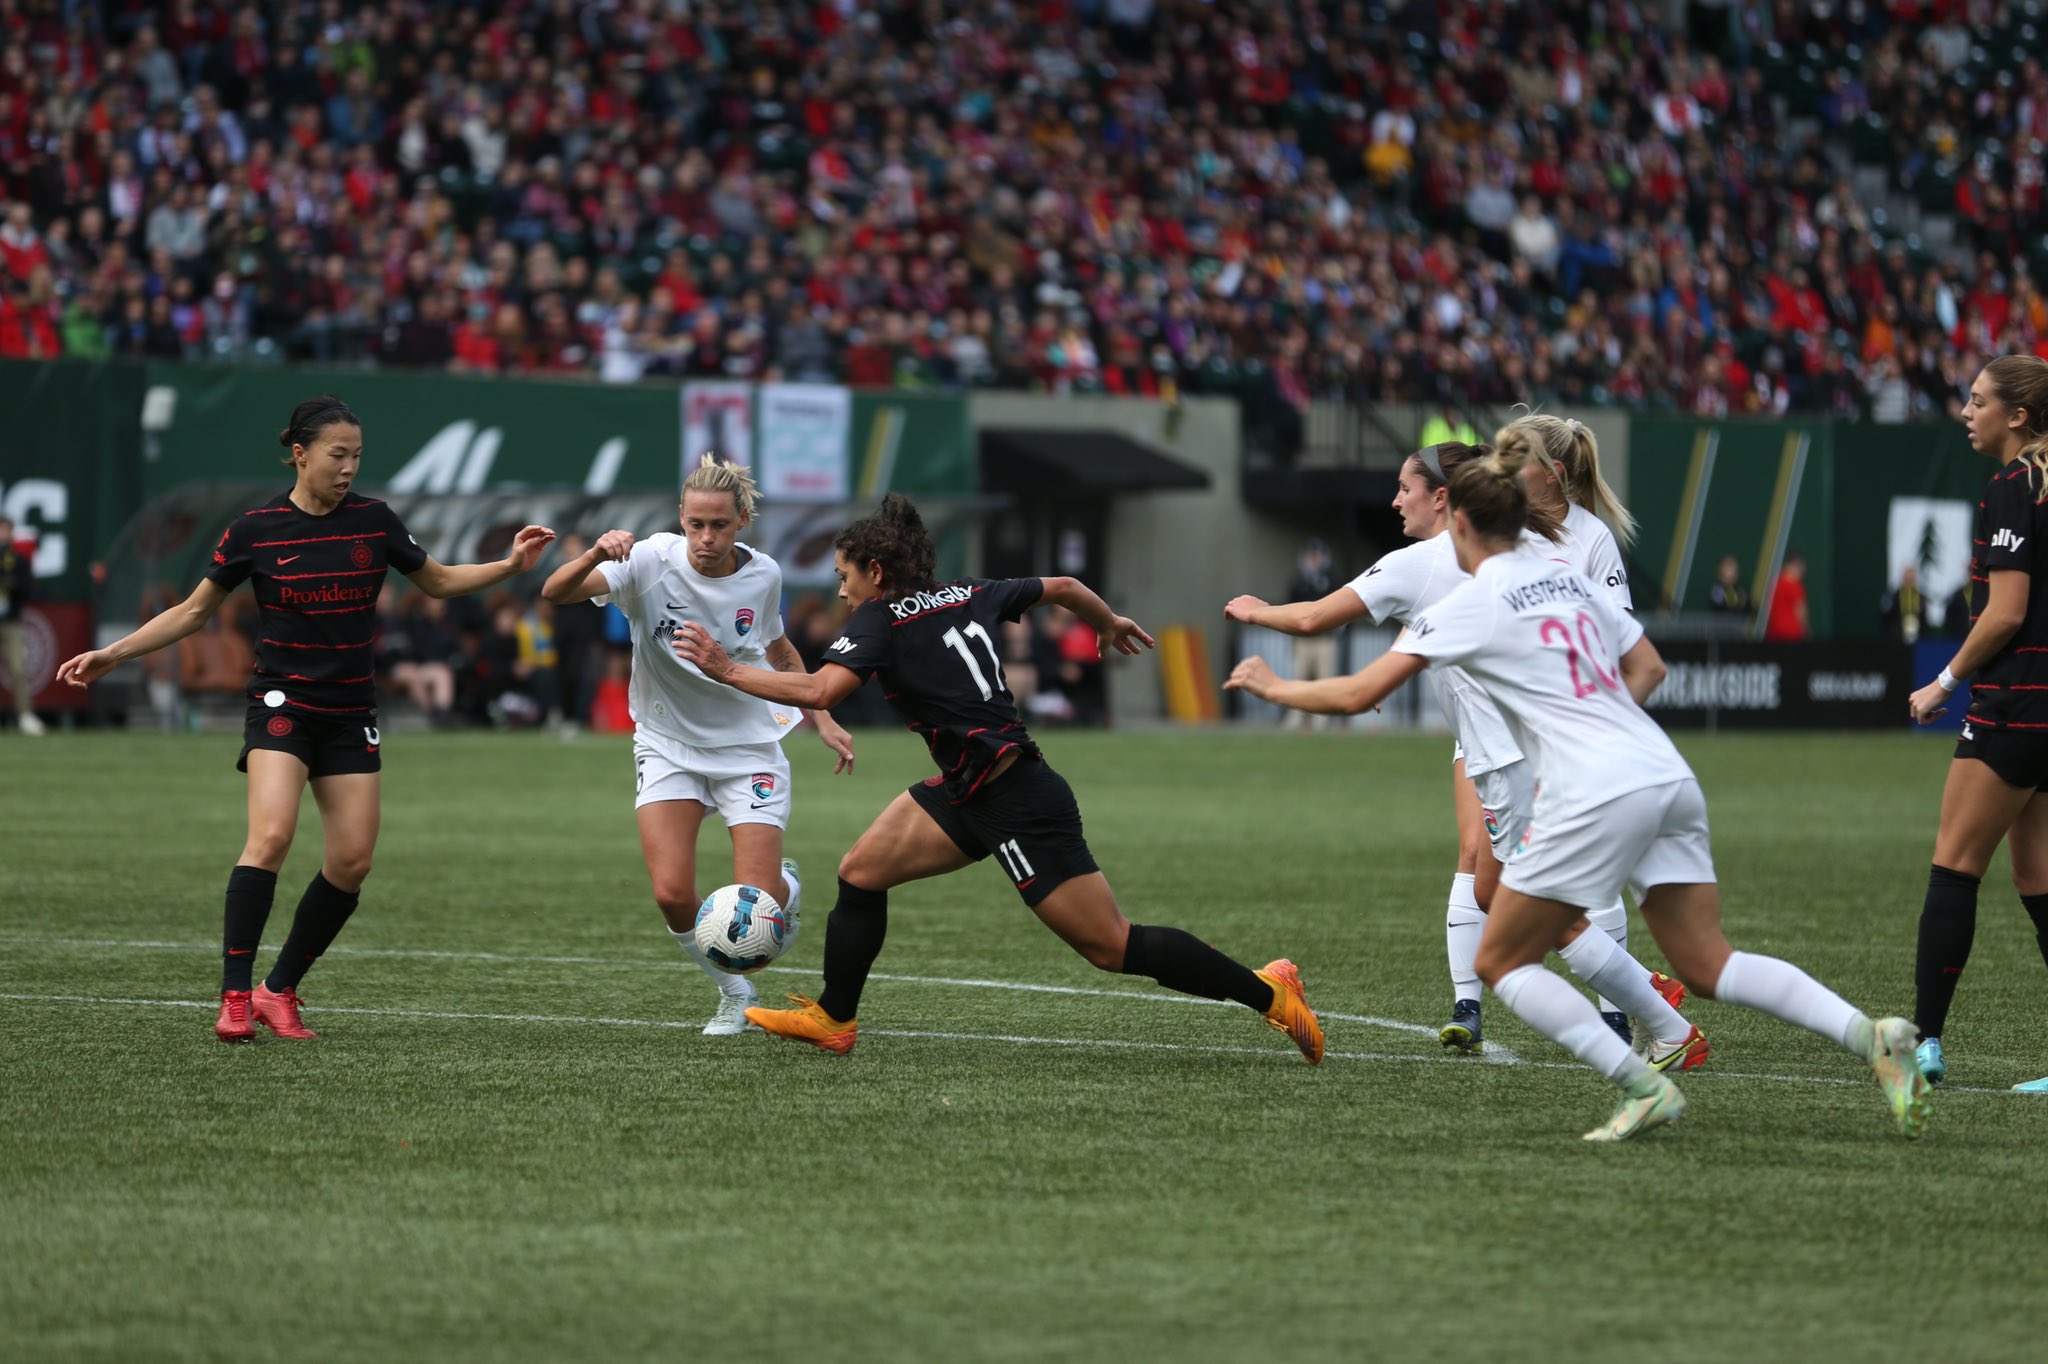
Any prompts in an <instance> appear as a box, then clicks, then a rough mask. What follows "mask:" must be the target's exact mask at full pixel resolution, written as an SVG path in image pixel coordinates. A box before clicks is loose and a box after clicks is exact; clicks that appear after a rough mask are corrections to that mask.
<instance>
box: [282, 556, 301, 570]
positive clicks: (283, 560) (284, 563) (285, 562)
mask: <svg viewBox="0 0 2048 1364" xmlns="http://www.w3.org/2000/svg"><path fill="white" fill-rule="evenodd" d="M304 557H305V556H304V555H302V554H294V555H292V556H291V558H290V559H279V560H278V561H277V566H278V567H279V568H283V567H284V566H285V565H286V564H288V563H290V562H292V560H293V559H302V558H304Z"/></svg>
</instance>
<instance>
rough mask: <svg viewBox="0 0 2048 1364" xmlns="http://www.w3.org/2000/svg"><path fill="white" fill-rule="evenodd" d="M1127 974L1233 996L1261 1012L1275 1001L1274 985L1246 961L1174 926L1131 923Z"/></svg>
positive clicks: (1193, 991) (1189, 991) (1211, 995)
mask: <svg viewBox="0 0 2048 1364" xmlns="http://www.w3.org/2000/svg"><path fill="white" fill-rule="evenodd" d="M1122 971H1123V974H1124V975H1127V976H1150V977H1151V978H1152V979H1154V980H1156V981H1158V982H1159V983H1160V984H1161V985H1164V986H1165V987H1166V988H1167V989H1169V990H1178V991H1180V992H1181V993H1182V994H1184V995H1199V996H1201V997H1202V998H1203V999H1234V1000H1236V1001H1237V1002H1238V1003H1239V1004H1242V1005H1244V1006H1245V1007H1246V1008H1248V1009H1256V1010H1258V1011H1259V1012H1260V1013H1264V1012H1265V1011H1266V1010H1267V1009H1269V1008H1271V1007H1272V1004H1273V987H1272V986H1270V985H1268V984H1266V982H1265V981H1263V980H1260V979H1259V977H1258V974H1257V973H1256V972H1254V971H1253V970H1252V969H1251V968H1250V967H1249V966H1245V965H1242V964H1240V963H1238V962H1235V961H1232V960H1231V959H1230V958H1229V957H1226V956H1224V955H1223V954H1222V953H1221V952H1218V951H1217V950H1216V949H1215V948H1213V947H1211V946H1209V944H1207V943H1205V942H1203V941H1202V940H1201V939H1200V938H1198V937H1196V936H1195V935H1194V934H1192V933H1185V932H1182V931H1181V930H1180V929H1178V928H1159V927H1156V926H1154V925H1150V924H1132V925H1131V937H1130V941H1129V942H1127V943H1126V944H1125V945H1124V964H1123V967H1122Z"/></svg>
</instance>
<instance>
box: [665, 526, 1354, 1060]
mask: <svg viewBox="0 0 2048 1364" xmlns="http://www.w3.org/2000/svg"><path fill="white" fill-rule="evenodd" d="M835 548H836V550H837V553H836V555H835V565H834V567H835V569H836V571H837V572H838V575H839V584H840V586H839V595H840V596H841V598H843V599H844V600H845V601H847V602H848V603H849V604H851V605H852V607H853V608H854V610H853V614H852V616H851V617H849V618H848V620H847V622H846V626H845V629H844V630H842V631H841V632H840V635H839V637H838V638H837V639H835V640H833V641H832V642H831V643H830V644H829V645H827V646H826V648H825V661H824V662H823V663H821V664H820V665H819V667H818V670H817V671H816V672H814V673H788V672H771V671H768V670H766V669H760V668H742V667H737V666H735V665H734V663H733V661H732V660H731V658H729V657H728V656H727V655H726V653H725V651H724V650H722V649H721V648H719V646H718V643H717V641H716V640H714V639H712V638H711V636H709V635H708V634H706V633H705V632H704V631H703V630H701V629H699V628H697V627H696V626H695V625H692V624H687V623H686V624H685V625H684V626H683V627H682V632H681V633H679V634H678V635H677V637H676V642H675V649H676V652H677V653H678V654H680V655H681V656H682V657H683V658H685V659H687V660H688V661H690V662H691V663H694V664H696V665H697V667H698V668H700V669H702V670H703V672H704V673H705V675H706V676H708V677H710V678H712V679H713V680H715V681H719V682H724V683H726V684H728V685H730V686H734V687H737V688H739V689H740V690H741V691H744V692H747V693H749V694H751V695H754V696H759V697H762V698H763V699H765V700H769V701H775V702H780V703H783V704H787V705H796V706H803V707H807V708H810V709H814V710H817V709H829V708H830V707H832V706H836V705H838V704H839V703H840V702H842V701H844V700H845V699H846V698H847V697H848V696H850V695H852V694H853V691H854V689H855V688H856V687H858V686H860V684H861V683H862V682H863V681H865V680H866V679H867V678H868V677H869V676H870V675H871V674H879V675H880V677H881V682H882V688H883V693H884V695H885V696H886V697H887V699H888V700H889V702H890V703H891V704H892V705H894V706H895V707H896V710H897V713H898V714H900V715H901V716H902V717H903V718H904V720H905V721H906V722H908V724H909V726H910V728H911V729H912V730H914V731H916V732H917V733H918V734H920V735H922V736H924V741H925V744H926V745H927V746H928V747H929V748H930V749H931V754H932V760H933V761H934V762H936V763H937V764H938V767H939V775H937V776H934V777H927V778H926V779H925V780H924V781H922V782H920V783H919V784H918V785H916V786H913V787H911V788H910V790H909V791H907V792H905V793H904V794H903V795H900V796H898V797H897V798H896V799H895V800H894V801H893V802H891V803H890V805H889V807H888V808H887V809H886V810H884V811H882V813H881V815H880V816H879V817H878V818H877V819H876V820H875V822H874V823H873V824H871V825H869V826H868V831H867V832H866V833H864V834H862V835H861V836H860V838H859V840H858V841H856V842H855V843H854V845H853V848H852V849H851V850H850V851H849V852H848V853H847V854H846V856H845V857H843V858H841V859H840V862H839V899H838V901H837V903H835V904H834V905H833V907H832V913H831V917H830V918H828V919H827V920H826V922H825V990H824V993H823V994H822V995H820V996H819V998H818V999H817V1001H816V1002H813V1001H811V1000H809V999H806V998H804V997H803V996H801V995H791V996H790V1000H791V1002H792V1003H794V1004H795V1005H796V1006H797V1007H796V1008H794V1009H760V1008H754V1009H749V1010H747V1019H748V1021H749V1022H752V1023H754V1024H757V1025H758V1026H760V1027H761V1028H763V1029H765V1030H766V1031H768V1032H771V1033H774V1034H776V1035H777V1036H779V1037H787V1038H791V1039H793V1040H796V1041H802V1042H809V1043H810V1044H811V1045H813V1046H816V1047H819V1048H822V1049H823V1050H826V1051H832V1052H838V1053H840V1054H842V1055H843V1054H845V1053H846V1052H849V1051H851V1050H853V1044H854V1041H855V1038H856V1035H857V1032H858V1027H857V1024H856V1022H855V1018H854V1015H855V1013H856V1011H857V1010H858V1009H859V1006H860V996H861V991H862V989H863V988H865V986H866V984H867V978H868V971H869V970H870V969H871V968H872V967H873V965H874V961H875V957H876V955H877V954H878V953H879V952H880V951H881V948H882V939H883V937H884V935H885V934H886V933H887V931H888V923H889V910H888V906H889V890H890V888H891V887H894V886H900V885H902V884H903V883H904V882H906V881H915V880H918V879H920V878H922V877H927V876H939V875H943V874H944V873H946V872H949V871H957V870H959V869H960V868H961V867H964V866H966V865H967V864H968V863H970V862H978V861H980V860H981V859H982V858H984V857H987V856H988V855H989V854H991V853H993V854H995V857H996V861H997V863H998V864H999V865H1000V866H1001V867H1002V869H1003V871H1004V872H1005V873H1006V874H1007V875H1008V876H1009V878H1010V880H1011V882H1012V883H1013V884H1015V886H1016V887H1017V893H1018V894H1020V895H1021V896H1023V897H1024V903H1025V904H1027V905H1029V906H1030V907H1031V909H1032V911H1033V912H1034V913H1036V914H1037V915H1038V917H1039V919H1040V920H1041V921H1043V922H1044V924H1045V925H1046V927H1048V928H1050V929H1051V930H1052V931H1053V932H1055V933H1057V934H1058V935H1059V936H1060V938H1061V939H1062V940H1063V941H1064V942H1065V943H1066V944H1067V945H1068V946H1070V947H1072V948H1073V949H1074V950H1075V951H1076V952H1079V953H1080V954H1081V955H1082V956H1084V957H1086V958H1087V959H1088V960H1089V961H1090V962H1092V963H1093V964H1094V965H1096V966H1098V967H1100V968H1101V969H1103V970H1105V971H1117V972H1121V973H1122V974H1124V975H1131V976H1149V977H1151V978H1152V979H1153V980H1156V981H1158V982H1159V983H1160V984H1161V985H1164V986H1166V987H1167V988H1168V989H1170V990H1178V991H1180V992H1181V993H1183V994H1190V995H1200V996H1201V997H1203V998H1205V999H1231V1000H1236V1001H1237V1002H1238V1003H1240V1004H1243V1005H1245V1006H1246V1007H1248V1008H1251V1009H1254V1010H1257V1011H1258V1012H1259V1013H1261V1014H1263V1015H1264V1016H1265V1018H1266V1020H1267V1021H1268V1022H1269V1023H1271V1024H1272V1026H1273V1027H1275V1028H1277V1029H1279V1030H1281V1031H1282V1032H1285V1033H1287V1034H1288V1035H1289V1036H1290V1037H1292V1038H1293V1039H1294V1042H1295V1045H1297V1046H1299V1047H1300V1048H1301V1052H1302V1055H1304V1056H1306V1057H1307V1058H1308V1059H1309V1061H1310V1062H1317V1061H1320V1060H1322V1059H1323V1030H1322V1025H1321V1024H1320V1023H1319V1022H1318V1021H1317V1019H1316V1016H1315V1013H1314V1012H1313V1011H1312V1010H1311V1009H1310V1008H1309V1007H1308V1001H1307V999H1306V998H1305V997H1304V995H1303V993H1302V986H1301V974H1300V972H1299V971H1297V970H1296V969H1295V966H1294V964H1293V963H1292V962H1290V961H1287V960H1285V959H1281V960H1279V961H1275V962H1272V963H1270V964H1269V965H1267V966H1266V967H1265V969H1263V970H1260V971H1253V970H1252V969H1251V968H1249V967H1246V966H1242V965H1240V964H1239V963H1237V962H1235V961H1232V960H1231V959H1230V958H1229V957H1226V956H1224V955H1223V954H1222V953H1221V952H1218V951H1217V950H1216V949H1215V948H1213V947H1211V946H1209V945H1208V944H1207V943H1205V942H1203V941H1201V940H1200V939H1199V938H1196V937H1194V936H1192V935H1191V934H1188V933H1184V932H1182V931H1181V930H1180V929H1177V928H1160V927H1155V926H1148V925H1144V924H1133V923H1130V922H1128V921H1127V920H1125V918H1124V916H1123V913H1122V911H1120V910H1119V909H1118V908H1117V902H1116V896H1115V895H1114V894H1112V893H1111V891H1110V888H1109V882H1108V880H1107V879H1105V878H1104V877H1103V875H1102V872H1101V871H1100V870H1098V869H1097V867H1096V865H1095V858H1094V857H1093V855H1091V854H1090V853H1089V851H1088V841H1087V840H1086V839H1085V838H1083V837H1082V834H1081V811H1080V808H1079V807H1078V806H1077V805H1076V804H1075V803H1074V793H1073V790H1072V789H1071V788H1070V787H1069V786H1068V785H1067V783H1066V780H1065V779H1064V778H1063V777H1061V776H1060V775H1059V773H1057V772H1055V771H1053V769H1052V767H1051V766H1050V765H1049V764H1047V763H1046V761H1045V759H1044V757H1043V755H1041V754H1040V753H1039V751H1038V745H1037V744H1035V743H1033V742H1032V739H1031V736H1030V734H1028V733H1026V732H1025V729H1024V724H1023V721H1021V720H1020V719H1018V717H1017V705H1016V699H1015V698H1014V697H1012V696H1011V695H1010V689H1009V685H1008V684H1007V683H1006V682H1005V681H1004V679H1003V670H1002V664H1001V662H1000V659H999V653H1000V651H999V650H998V648H997V645H996V636H997V634H998V632H999V630H1000V628H1001V623H1002V622H1004V621H1014V620H1017V619H1018V618H1019V617H1021V616H1022V615H1023V614H1024V613H1025V612H1026V611H1028V610H1030V609H1031V608H1032V607H1034V606H1036V605H1038V604H1039V603H1041V602H1056V603H1058V604H1059V605H1061V606H1065V607H1067V608H1068V609H1069V610H1071V611H1073V612H1074V613H1075V614H1077V615H1079V616H1080V617H1081V618H1082V619H1083V620H1085V621H1087V622H1088V623H1089V624H1090V625H1092V626H1094V627H1095V630H1096V635H1097V638H1098V640H1099V641H1100V644H1101V647H1102V649H1103V651H1104V652H1108V651H1109V650H1111V649H1114V650H1116V651H1117V652H1118V653H1124V654H1135V653H1137V652H1138V651H1139V650H1140V649H1149V648H1151V647H1152V637H1151V636H1150V635H1148V634H1146V633H1145V632H1144V631H1143V630H1141V629H1139V628H1138V626H1137V624H1136V623H1135V622H1133V621H1131V620H1129V619H1127V618H1125V617H1123V616H1119V615H1117V614H1116V613H1115V612H1114V611H1111V610H1110V609H1109V607H1108V605H1107V604H1106V603H1104V601H1103V600H1102V598H1101V597H1099V596H1097V595H1096V594H1095V593H1094V592H1093V591H1091V590H1089V588H1088V587H1087V586H1086V585H1085V584H1082V583H1080V582H1077V581H1075V580H1074V579H1072V578H1010V579H1003V580H998V581H986V580H981V579H973V578H965V579H959V580H956V581H954V582H950V583H944V584H941V583H937V582H934V581H933V577H932V575H933V569H934V565H935V562H936V555H935V553H934V551H933V548H932V542H931V537H930V536H929V535H928V534H927V533H926V532H925V528H924V521H923V519H922V518H921V517H919V516H918V514H917V508H915V507H913V506H912V505H911V504H910V502H909V500H908V499H906V498H904V497H901V496H899V495H897V494H893V493H892V494H891V495H890V496H888V497H887V498H885V499H884V500H883V502H882V505H881V508H880V509H879V510H878V511H876V512H875V513H874V514H873V515H871V516H867V517H864V518H862V519H861V520H859V521H856V522H854V523H853V524H852V525H850V526H848V527H847V528H846V529H845V530H844V531H841V532H840V535H839V538H838V540H837V541H836V542H835Z"/></svg>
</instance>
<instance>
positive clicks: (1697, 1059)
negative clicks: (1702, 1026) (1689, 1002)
mask: <svg viewBox="0 0 2048 1364" xmlns="http://www.w3.org/2000/svg"><path fill="white" fill-rule="evenodd" d="M1713 1050H1714V1049H1713V1048H1712V1047H1710V1046H1708V1045H1707V1035H1706V1034H1705V1033H1703V1032H1701V1031H1700V1030H1699V1027H1698V1025H1694V1027H1693V1030H1692V1031H1691V1032H1689V1033H1687V1034H1686V1035H1685V1040H1684V1041H1683V1042H1674V1043H1672V1044H1671V1045H1670V1046H1668V1047H1667V1046H1664V1045H1663V1044H1661V1043H1659V1042H1656V1041H1652V1042H1651V1043H1650V1050H1649V1052H1648V1053H1647V1054H1645V1055H1644V1057H1643V1063H1644V1064H1645V1065H1647V1066H1649V1068H1650V1069H1651V1070H1658V1071H1663V1072H1664V1073H1665V1074H1667V1075H1668V1074H1670V1073H1671V1072H1672V1071H1674V1070H1695V1069H1697V1068H1698V1067H1700V1066H1702V1065H1704V1064H1705V1063H1706V1059H1707V1056H1708V1054H1709V1053H1711V1052H1712V1051H1713Z"/></svg>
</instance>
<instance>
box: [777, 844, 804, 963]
mask: <svg viewBox="0 0 2048 1364" xmlns="http://www.w3.org/2000/svg"><path fill="white" fill-rule="evenodd" d="M782 879H783V880H785V881H787V882H788V883H789V903H788V904H786V905H784V906H783V907H782V917H783V921H784V922H785V924H786V925H787V928H786V929H785V932H786V933H787V936H786V937H785V938H784V939H783V941H782V950H783V951H785V952H787V951H788V950H789V949H790V948H792V947H794V946H796V935H797V933H798V932H799V931H801V930H802V928H803V926H804V925H803V913H802V911H801V910H799V909H798V908H797V906H798V905H800V904H801V903H802V902H803V898H804V886H803V882H802V881H801V880H800V879H799V878H798V874H797V865H796V859H795V858H794V857H785V858H783V859H782Z"/></svg>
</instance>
